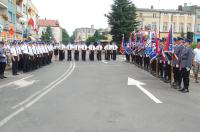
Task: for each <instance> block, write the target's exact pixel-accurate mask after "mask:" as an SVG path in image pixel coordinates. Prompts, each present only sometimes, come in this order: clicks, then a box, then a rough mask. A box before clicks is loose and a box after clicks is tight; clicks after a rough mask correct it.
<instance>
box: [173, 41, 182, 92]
mask: <svg viewBox="0 0 200 132" xmlns="http://www.w3.org/2000/svg"><path fill="white" fill-rule="evenodd" d="M183 42H184V39H183V38H182V37H177V42H176V43H177V47H176V49H175V50H174V54H175V55H176V56H177V59H178V62H177V63H175V64H176V68H177V69H176V68H175V69H176V70H175V74H176V77H175V78H176V80H177V83H176V84H175V85H174V88H175V89H177V88H178V89H181V83H182V75H181V70H180V58H181V52H182V50H183V49H184V45H183Z"/></svg>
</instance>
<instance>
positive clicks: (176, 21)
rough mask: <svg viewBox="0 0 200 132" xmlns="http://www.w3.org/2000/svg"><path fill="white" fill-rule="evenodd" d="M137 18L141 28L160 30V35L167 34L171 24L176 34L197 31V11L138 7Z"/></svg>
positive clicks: (164, 35)
mask: <svg viewBox="0 0 200 132" xmlns="http://www.w3.org/2000/svg"><path fill="white" fill-rule="evenodd" d="M137 20H138V21H139V26H138V28H139V29H142V30H154V31H156V32H160V37H166V36H167V33H168V31H169V29H170V25H172V26H173V33H174V36H180V34H181V33H182V32H183V33H184V34H186V33H187V32H194V31H195V28H194V27H195V13H193V12H191V11H183V10H163V9H154V8H153V7H151V8H150V9H147V8H137Z"/></svg>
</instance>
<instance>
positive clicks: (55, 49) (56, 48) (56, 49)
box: [53, 43, 59, 61]
mask: <svg viewBox="0 0 200 132" xmlns="http://www.w3.org/2000/svg"><path fill="white" fill-rule="evenodd" d="M58 48H59V47H58V44H57V43H56V44H55V45H54V47H53V49H54V56H55V60H56V61H57V60H58Z"/></svg>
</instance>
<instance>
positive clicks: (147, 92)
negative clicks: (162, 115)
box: [128, 77, 163, 104]
mask: <svg viewBox="0 0 200 132" xmlns="http://www.w3.org/2000/svg"><path fill="white" fill-rule="evenodd" d="M128 85H129V86H130V85H134V86H136V87H138V88H139V89H140V90H141V91H142V92H143V93H145V94H146V95H147V96H148V97H149V98H150V99H152V100H153V101H154V102H156V103H157V104H161V103H163V102H161V101H160V100H159V99H158V98H156V97H155V96H154V95H153V94H152V93H150V92H149V91H147V90H146V89H145V88H143V87H142V85H146V84H145V83H143V82H140V81H137V80H135V79H132V78H130V77H128Z"/></svg>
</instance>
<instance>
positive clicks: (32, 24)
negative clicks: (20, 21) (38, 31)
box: [28, 18, 35, 29]
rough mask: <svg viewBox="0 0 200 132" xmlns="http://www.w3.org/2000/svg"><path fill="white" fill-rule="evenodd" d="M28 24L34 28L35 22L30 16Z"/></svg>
mask: <svg viewBox="0 0 200 132" xmlns="http://www.w3.org/2000/svg"><path fill="white" fill-rule="evenodd" d="M28 25H31V26H32V27H33V29H35V26H34V25H35V24H34V21H33V19H32V18H31V19H30V20H29V21H28Z"/></svg>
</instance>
